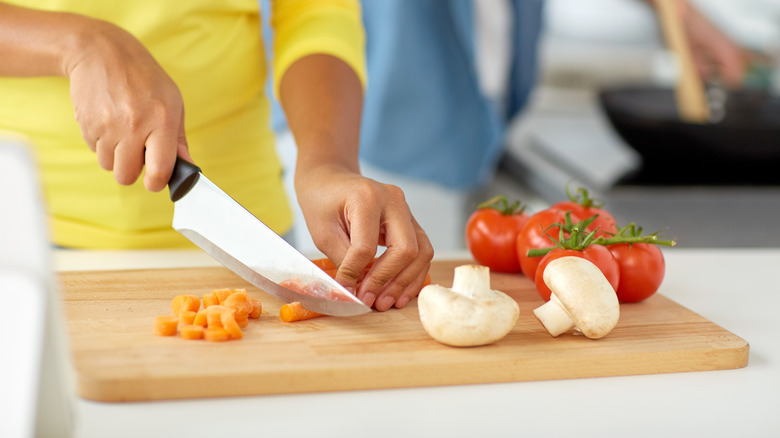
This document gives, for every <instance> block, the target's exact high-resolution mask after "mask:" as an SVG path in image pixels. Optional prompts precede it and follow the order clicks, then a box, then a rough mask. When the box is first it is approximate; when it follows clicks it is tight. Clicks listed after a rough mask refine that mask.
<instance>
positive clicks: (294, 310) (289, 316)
mask: <svg viewBox="0 0 780 438" xmlns="http://www.w3.org/2000/svg"><path fill="white" fill-rule="evenodd" d="M318 316H323V314H322V313H317V312H312V311H311V310H307V309H304V308H303V306H302V305H301V303H299V302H298V301H294V302H292V303H287V304H285V305H283V306H282V307H281V308H280V309H279V318H281V320H282V321H284V322H293V321H301V320H304V319H311V318H316V317H318Z"/></svg>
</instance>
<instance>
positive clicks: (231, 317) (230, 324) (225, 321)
mask: <svg viewBox="0 0 780 438" xmlns="http://www.w3.org/2000/svg"><path fill="white" fill-rule="evenodd" d="M220 316H221V320H222V327H224V329H225V330H226V331H227V332H228V333H230V338H231V339H241V338H243V337H244V333H243V332H242V331H241V327H239V325H238V323H237V322H236V317H235V312H222V314H221V315H220Z"/></svg>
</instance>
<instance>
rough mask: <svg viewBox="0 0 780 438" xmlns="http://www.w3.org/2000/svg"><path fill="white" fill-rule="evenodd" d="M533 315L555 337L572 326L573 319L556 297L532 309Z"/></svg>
mask: <svg viewBox="0 0 780 438" xmlns="http://www.w3.org/2000/svg"><path fill="white" fill-rule="evenodd" d="M534 315H536V317H537V318H538V319H539V321H541V323H542V325H543V326H544V328H546V329H547V331H548V332H550V334H551V335H552V336H553V337H555V336H558V335H560V334H563V333H565V332H567V331H569V330H570V329H571V328H573V327H574V321H573V320H572V319H571V317H570V316H569V314H568V313H567V312H566V309H564V308H563V307H562V306H561V305H560V303H559V302H558V300H557V299H555V298H552V297H551V299H550V301H548V302H546V303H544V304H542V305H541V306H539V307H537V308H536V309H534Z"/></svg>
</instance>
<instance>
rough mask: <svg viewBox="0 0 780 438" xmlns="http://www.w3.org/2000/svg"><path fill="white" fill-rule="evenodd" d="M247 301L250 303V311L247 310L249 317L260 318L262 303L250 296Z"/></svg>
mask: <svg viewBox="0 0 780 438" xmlns="http://www.w3.org/2000/svg"><path fill="white" fill-rule="evenodd" d="M249 302H250V303H252V311H251V312H249V317H250V318H252V319H257V318H260V315H262V314H263V303H261V302H260V300H258V299H257V298H250V299H249Z"/></svg>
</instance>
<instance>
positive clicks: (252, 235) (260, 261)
mask: <svg viewBox="0 0 780 438" xmlns="http://www.w3.org/2000/svg"><path fill="white" fill-rule="evenodd" d="M173 228H174V229H176V230H177V231H178V232H180V233H181V234H183V235H184V236H185V237H187V238H188V239H189V240H191V241H192V242H193V243H195V244H196V245H198V246H199V247H200V248H201V249H203V250H204V251H205V252H207V253H208V254H210V255H211V256H212V257H214V259H216V260H218V261H219V262H220V263H222V264H223V265H225V266H227V267H228V268H229V269H230V270H232V271H233V272H235V273H236V274H238V275H240V276H241V277H242V278H244V279H245V280H247V281H248V282H250V283H252V284H253V285H255V286H257V287H259V288H260V289H262V290H264V291H266V292H268V293H270V294H272V295H275V296H277V297H279V298H281V299H282V300H284V301H286V302H292V301H300V302H301V304H302V305H303V306H304V307H305V308H307V309H309V310H312V311H315V312H318V313H323V314H326V315H332V316H354V315H361V314H364V313H367V312H370V311H371V308H370V307H368V306H366V305H365V304H364V303H363V302H362V301H360V300H359V299H358V298H357V297H355V296H354V295H353V294H351V293H350V292H349V291H347V290H346V289H345V288H344V287H343V286H341V285H340V284H339V283H337V282H336V281H335V280H333V279H332V278H331V277H330V276H329V275H328V274H326V273H325V272H324V271H322V270H321V269H320V268H318V267H317V266H316V265H315V264H314V263H312V262H311V260H309V259H308V257H306V256H305V255H303V254H302V253H300V252H299V251H298V250H296V249H295V248H294V247H293V246H292V245H290V244H289V243H287V242H286V241H285V240H284V239H283V238H282V237H281V236H279V235H278V234H276V233H275V232H274V231H273V230H271V229H270V228H268V226H267V225H265V224H264V223H263V222H261V221H260V220H259V219H257V218H256V217H255V216H253V215H252V214H251V213H250V212H249V211H247V210H246V209H245V208H244V207H242V206H241V205H240V204H239V203H238V202H236V201H235V200H233V198H231V197H230V196H228V195H227V194H226V193H225V192H223V191H222V190H221V189H220V188H219V187H217V186H216V185H215V184H214V183H212V182H211V181H209V179H208V178H206V177H205V176H203V174H200V175H199V176H198V180H197V182H196V183H195V184H194V185H193V187H192V189H190V191H189V192H187V194H186V195H184V196H183V197H181V198H180V199H178V200H177V201H176V202H175V203H174V214H173ZM290 279H300V280H301V281H303V282H304V283H308V282H312V281H319V282H321V283H323V284H324V285H326V286H327V287H328V288H330V289H331V290H332V291H335V292H336V293H337V294H338V295H339V296H340V299H339V300H331V299H325V298H322V297H317V296H312V295H306V294H302V293H298V292H295V291H293V290H290V289H287V288H285V287H283V286H280V285H279V283H280V282H282V281H284V280H290Z"/></svg>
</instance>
